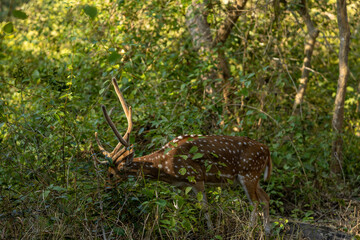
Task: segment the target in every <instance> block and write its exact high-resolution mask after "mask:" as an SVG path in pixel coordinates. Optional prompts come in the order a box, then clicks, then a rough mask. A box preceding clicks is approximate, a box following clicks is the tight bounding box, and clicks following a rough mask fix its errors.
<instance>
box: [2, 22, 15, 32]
mask: <svg viewBox="0 0 360 240" xmlns="http://www.w3.org/2000/svg"><path fill="white" fill-rule="evenodd" d="M3 31H4V32H6V33H12V32H14V25H13V24H12V22H9V23H7V24H5V26H4V27H3Z"/></svg>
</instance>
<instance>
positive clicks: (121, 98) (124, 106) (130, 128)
mask: <svg viewBox="0 0 360 240" xmlns="http://www.w3.org/2000/svg"><path fill="white" fill-rule="evenodd" d="M112 84H113V86H114V89H115V92H116V94H117V96H118V98H119V100H120V103H121V106H122V108H123V109H124V112H125V116H126V118H127V122H128V129H127V131H126V133H125V135H124V137H123V138H124V139H125V140H126V141H128V138H129V135H130V133H131V130H132V120H131V118H132V113H131V106H130V107H128V106H127V104H126V102H125V99H124V96H123V95H122V93H121V91H120V89H119V85H118V84H117V81H116V78H112Z"/></svg>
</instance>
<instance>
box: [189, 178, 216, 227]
mask: <svg viewBox="0 0 360 240" xmlns="http://www.w3.org/2000/svg"><path fill="white" fill-rule="evenodd" d="M192 190H193V192H194V193H195V195H197V194H198V193H199V192H201V194H202V195H203V197H202V200H201V206H202V208H203V209H204V216H205V219H206V223H207V226H208V228H209V229H210V230H211V231H213V230H214V227H213V224H212V222H211V218H210V214H209V207H208V202H207V198H206V193H205V184H204V182H203V181H199V182H196V183H195V185H194V186H193V188H192Z"/></svg>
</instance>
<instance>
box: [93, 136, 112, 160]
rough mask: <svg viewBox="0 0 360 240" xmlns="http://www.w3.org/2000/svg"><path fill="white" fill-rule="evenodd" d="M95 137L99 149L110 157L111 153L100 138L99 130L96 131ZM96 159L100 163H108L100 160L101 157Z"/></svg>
mask: <svg viewBox="0 0 360 240" xmlns="http://www.w3.org/2000/svg"><path fill="white" fill-rule="evenodd" d="M95 139H96V142H97V145H98V146H99V149H100V151H101V152H102V154H104V155H105V157H108V158H110V153H109V152H108V151H106V150H105V148H104V147H103V146H102V145H101V143H100V140H99V138H98V133H97V132H95ZM95 159H96V161H97V162H98V163H100V164H107V163H108V162H107V161H99V159H97V157H95Z"/></svg>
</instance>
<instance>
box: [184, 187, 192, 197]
mask: <svg viewBox="0 0 360 240" xmlns="http://www.w3.org/2000/svg"><path fill="white" fill-rule="evenodd" d="M191 190H192V187H186V188H185V195H187V194H189V192H190V191H191Z"/></svg>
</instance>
